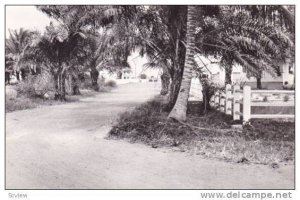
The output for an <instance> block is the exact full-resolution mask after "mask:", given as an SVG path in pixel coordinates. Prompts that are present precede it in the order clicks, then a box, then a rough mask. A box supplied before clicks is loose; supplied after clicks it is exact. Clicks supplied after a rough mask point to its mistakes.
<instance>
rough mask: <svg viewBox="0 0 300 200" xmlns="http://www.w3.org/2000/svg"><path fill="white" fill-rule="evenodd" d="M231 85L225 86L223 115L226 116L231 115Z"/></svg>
mask: <svg viewBox="0 0 300 200" xmlns="http://www.w3.org/2000/svg"><path fill="white" fill-rule="evenodd" d="M231 94H232V92H231V85H230V84H227V85H226V88H225V114H227V115H231V113H232V110H231V109H232V108H231V107H232V104H231V103H232V101H231V100H230V98H231Z"/></svg>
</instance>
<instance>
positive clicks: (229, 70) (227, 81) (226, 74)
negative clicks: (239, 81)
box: [225, 65, 232, 85]
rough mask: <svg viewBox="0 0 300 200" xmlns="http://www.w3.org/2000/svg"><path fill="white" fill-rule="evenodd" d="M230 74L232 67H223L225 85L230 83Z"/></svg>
mask: <svg viewBox="0 0 300 200" xmlns="http://www.w3.org/2000/svg"><path fill="white" fill-rule="evenodd" d="M231 74H232V65H227V66H226V67H225V85H227V84H231V83H232V81H231Z"/></svg>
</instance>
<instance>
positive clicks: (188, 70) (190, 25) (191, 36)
mask: <svg viewBox="0 0 300 200" xmlns="http://www.w3.org/2000/svg"><path fill="white" fill-rule="evenodd" d="M197 11H198V10H197V7H196V6H188V12H187V35H186V36H187V43H186V54H185V64H184V69H183V76H182V81H181V85H180V90H179V94H178V97H177V100H176V103H175V105H174V107H173V109H172V111H171V112H170V114H169V118H172V119H175V120H177V121H186V111H187V102H188V98H189V92H190V86H191V80H192V72H193V66H194V44H195V31H196V17H195V16H196V13H197Z"/></svg>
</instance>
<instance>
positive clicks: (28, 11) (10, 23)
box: [5, 6, 51, 38]
mask: <svg viewBox="0 0 300 200" xmlns="http://www.w3.org/2000/svg"><path fill="white" fill-rule="evenodd" d="M5 8H6V9H5V11H6V30H5V31H6V38H8V37H9V31H8V30H9V29H19V28H22V27H23V28H25V29H33V30H38V31H40V32H43V31H44V29H45V27H46V26H47V25H49V23H50V21H51V19H50V18H49V17H48V16H47V15H45V14H44V13H42V12H40V11H38V10H37V9H36V7H35V6H6V7H5Z"/></svg>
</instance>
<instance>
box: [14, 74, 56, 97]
mask: <svg viewBox="0 0 300 200" xmlns="http://www.w3.org/2000/svg"><path fill="white" fill-rule="evenodd" d="M53 91H54V80H53V78H52V77H51V76H50V75H49V74H47V73H43V74H40V75H37V76H28V77H27V79H26V80H24V81H21V82H20V83H18V85H17V92H18V93H19V94H21V95H25V96H27V97H42V98H43V97H44V95H45V94H46V93H49V92H53Z"/></svg>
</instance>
